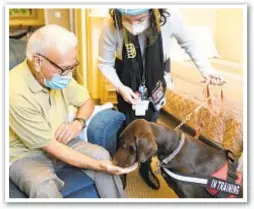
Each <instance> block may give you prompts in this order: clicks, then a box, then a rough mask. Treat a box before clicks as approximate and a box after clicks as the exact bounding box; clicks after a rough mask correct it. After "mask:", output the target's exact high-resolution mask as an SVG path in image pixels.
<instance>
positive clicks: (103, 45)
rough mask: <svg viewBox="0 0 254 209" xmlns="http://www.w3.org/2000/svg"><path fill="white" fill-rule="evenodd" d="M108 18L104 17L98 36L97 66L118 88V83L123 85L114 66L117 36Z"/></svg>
mask: <svg viewBox="0 0 254 209" xmlns="http://www.w3.org/2000/svg"><path fill="white" fill-rule="evenodd" d="M109 18H110V17H108V18H107V19H105V21H104V24H103V27H102V30H101V34H100V38H99V58H98V68H99V69H100V71H101V72H102V73H103V75H104V76H105V77H106V78H107V79H108V80H109V81H110V82H111V83H112V84H113V86H114V87H115V88H116V89H118V87H119V86H120V85H123V84H122V82H121V81H120V79H119V77H118V75H117V73H116V69H115V68H114V65H115V52H116V46H117V40H118V38H119V36H118V35H117V31H116V29H115V28H114V25H113V23H112V21H111V20H110V19H109Z"/></svg>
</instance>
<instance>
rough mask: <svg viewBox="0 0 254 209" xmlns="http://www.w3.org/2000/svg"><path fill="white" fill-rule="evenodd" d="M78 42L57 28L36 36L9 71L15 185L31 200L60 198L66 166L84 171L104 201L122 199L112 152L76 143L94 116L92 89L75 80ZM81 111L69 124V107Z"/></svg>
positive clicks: (118, 171)
mask: <svg viewBox="0 0 254 209" xmlns="http://www.w3.org/2000/svg"><path fill="white" fill-rule="evenodd" d="M76 46H77V38H76V37H75V35H74V34H73V33H71V32H69V31H67V30H66V29H64V28H62V27H60V26H57V25H48V26H44V27H42V28H40V29H38V30H37V31H35V32H34V34H33V35H32V36H31V38H30V39H29V41H28V44H27V59H26V60H25V61H24V62H23V63H21V64H20V65H18V66H16V67H15V68H14V69H12V70H11V71H10V86H9V90H10V109H9V120H10V132H9V134H10V142H9V149H10V163H11V165H10V168H9V174H10V179H11V180H12V181H13V182H14V183H15V184H16V185H17V186H18V187H19V188H20V189H21V190H22V191H24V192H25V193H26V194H27V196H28V197H32V198H35V197H37V198H57V197H58V198H61V197H62V195H61V193H60V192H59V190H61V188H62V187H63V182H62V181H61V179H59V178H58V177H57V175H56V174H55V172H56V171H57V169H60V168H62V167H63V166H65V165H66V164H69V165H72V166H76V167H79V168H81V169H82V170H83V171H84V172H85V173H86V174H87V175H89V176H90V177H91V178H92V179H93V180H94V181H95V185H96V188H97V191H98V193H99V196H100V197H101V198H118V197H123V196H124V194H123V190H122V184H121V180H120V178H119V176H117V175H119V174H123V173H125V172H130V171H131V170H129V171H126V170H124V169H122V168H119V167H116V166H114V165H113V164H112V162H111V161H110V155H109V153H108V151H107V150H105V149H104V148H103V147H100V146H98V145H94V144H90V143H88V142H85V141H81V140H79V139H78V138H77V136H78V135H79V133H80V131H81V130H82V129H83V128H84V127H85V120H87V119H88V118H89V117H90V115H91V114H92V112H93V109H94V103H93V101H92V99H91V98H90V97H89V93H88V91H87V89H85V88H83V87H82V86H81V85H79V84H78V83H77V82H76V81H75V80H74V79H73V78H72V71H73V70H74V69H75V67H76V66H77V65H78V61H77V50H76ZM70 105H72V106H75V107H76V108H78V111H77V113H76V117H75V119H74V120H73V121H72V122H69V123H67V121H66V118H67V116H68V107H69V106H70Z"/></svg>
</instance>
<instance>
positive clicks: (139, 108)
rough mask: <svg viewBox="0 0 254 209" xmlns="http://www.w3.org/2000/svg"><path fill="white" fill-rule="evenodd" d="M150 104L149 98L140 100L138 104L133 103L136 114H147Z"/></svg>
mask: <svg viewBox="0 0 254 209" xmlns="http://www.w3.org/2000/svg"><path fill="white" fill-rule="evenodd" d="M148 105H149V100H140V101H138V102H137V104H135V105H132V109H133V110H135V116H145V115H146V111H147V109H148Z"/></svg>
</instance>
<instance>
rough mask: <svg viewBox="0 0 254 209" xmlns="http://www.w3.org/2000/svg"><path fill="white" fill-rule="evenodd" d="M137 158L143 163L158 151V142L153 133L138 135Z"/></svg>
mask: <svg viewBox="0 0 254 209" xmlns="http://www.w3.org/2000/svg"><path fill="white" fill-rule="evenodd" d="M136 146H137V158H138V161H139V162H141V163H144V162H146V161H147V160H148V159H149V158H151V157H152V156H154V155H155V154H156V153H157V149H158V147H157V144H156V142H155V138H154V135H153V134H147V135H146V136H140V137H136Z"/></svg>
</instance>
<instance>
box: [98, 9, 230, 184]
mask: <svg viewBox="0 0 254 209" xmlns="http://www.w3.org/2000/svg"><path fill="white" fill-rule="evenodd" d="M172 37H175V38H176V40H177V41H178V44H179V45H180V46H181V47H182V48H183V49H185V51H186V52H187V53H188V54H189V55H190V57H191V59H192V61H193V62H194V63H195V65H196V66H197V68H198V69H199V71H200V73H201V74H202V76H203V77H204V78H205V79H209V80H210V83H211V84H215V85H222V84H223V83H224V82H225V81H224V79H223V77H222V76H221V75H220V74H219V73H218V72H217V71H216V70H214V69H213V68H212V67H211V66H210V64H209V62H208V61H207V60H206V59H205V58H204V57H203V56H202V54H201V53H199V52H198V50H197V49H196V47H195V43H194V42H193V41H192V40H191V39H190V37H189V35H188V30H187V26H186V25H185V23H184V21H183V19H182V17H181V16H180V15H179V14H178V13H175V12H171V11H170V12H169V11H167V10H166V9H149V8H141V9H123V8H121V9H111V10H110V16H109V17H108V18H107V19H106V20H105V23H104V26H103V29H102V32H101V35H100V43H99V62H98V67H99V69H100V70H101V72H102V73H103V74H104V76H105V77H106V78H107V79H108V80H109V81H110V82H111V83H112V84H113V85H114V87H115V88H116V89H117V99H118V105H117V107H118V110H119V111H120V112H122V113H124V114H125V116H126V123H125V126H126V125H128V124H129V123H130V122H132V121H133V120H135V119H137V118H140V117H141V118H144V119H146V120H148V121H153V122H156V120H157V118H158V115H159V112H160V109H161V107H162V106H163V105H164V104H165V90H166V87H167V86H169V85H171V84H170V82H171V81H172V79H171V76H170V58H169V49H170V46H171V39H172ZM186 73H188V72H186ZM147 104H148V105H147ZM150 162H151V160H149V161H148V162H146V163H144V164H141V166H140V170H139V171H140V174H141V176H142V177H143V179H144V180H145V181H146V183H147V184H148V185H149V186H151V187H152V188H153V189H158V188H159V186H160V185H159V181H158V179H157V178H156V176H155V175H154V174H153V172H152V170H151V167H150Z"/></svg>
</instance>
